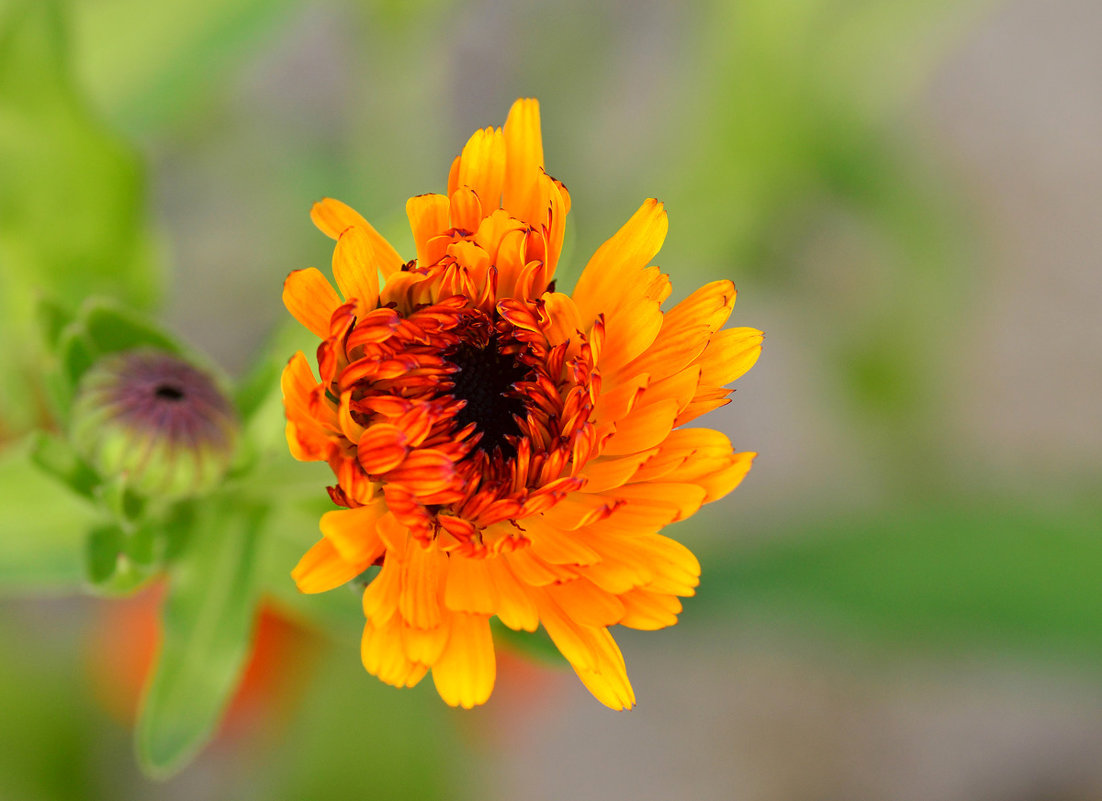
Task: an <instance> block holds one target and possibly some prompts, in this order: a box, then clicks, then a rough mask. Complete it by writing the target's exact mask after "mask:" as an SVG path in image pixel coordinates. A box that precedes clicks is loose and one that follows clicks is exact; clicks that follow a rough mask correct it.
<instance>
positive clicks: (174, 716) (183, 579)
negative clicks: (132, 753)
mask: <svg viewBox="0 0 1102 801" xmlns="http://www.w3.org/2000/svg"><path fill="white" fill-rule="evenodd" d="M261 521H262V512H261V511H260V510H258V509H256V508H251V507H247V506H243V505H241V504H233V503H230V502H229V501H224V502H223V503H218V502H215V501H211V502H210V503H209V504H207V505H206V507H205V508H204V509H203V514H201V515H200V517H199V518H198V519H197V520H196V526H195V528H194V531H193V534H192V537H191V539H190V545H189V548H188V549H187V550H186V551H185V552H184V553H183V554H182V556H181V558H180V560H179V561H178V562H177V563H176V566H175V569H174V571H173V573H172V575H171V578H170V589H169V595H168V598H167V601H166V603H165V607H164V636H163V640H162V644H161V650H160V654H159V656H158V658H157V667H156V671H155V674H154V676H153V679H152V681H151V683H150V684H149V686H148V687H147V691H146V694H145V697H144V699H143V702H142V708H141V712H140V715H139V720H138V730H137V749H138V757H139V759H140V761H141V764H142V766H143V768H144V769H145V770H146V771H147V772H148V773H150V774H151V775H153V776H157V777H166V776H169V775H171V774H173V773H175V772H176V771H178V770H180V768H182V767H183V766H184V765H185V764H187V762H188V761H189V760H190V759H192V758H193V757H194V756H195V755H196V754H197V753H198V751H199V749H200V748H202V746H203V745H204V743H206V742H207V740H209V739H210V737H211V736H212V735H213V734H214V732H215V731H216V728H217V726H218V722H219V719H220V717H221V714H222V711H223V709H224V707H225V705H226V703H227V702H228V700H229V698H230V697H231V694H232V692H233V690H234V689H235V687H236V685H237V681H238V677H239V674H240V672H241V669H242V667H243V665H244V664H245V660H246V657H247V656H248V653H249V647H250V637H251V632H252V625H253V616H254V611H255V606H256V603H257V582H256V575H257V571H256V566H257V560H258V558H259V553H258V546H259V536H258V532H259V530H260V524H261Z"/></svg>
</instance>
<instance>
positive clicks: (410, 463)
mask: <svg viewBox="0 0 1102 801" xmlns="http://www.w3.org/2000/svg"><path fill="white" fill-rule="evenodd" d="M454 478H455V465H454V464H453V463H452V460H451V457H449V456H448V455H447V454H446V453H444V452H442V451H438V450H433V449H431V448H422V449H420V450H416V451H412V452H411V453H410V454H409V456H408V457H406V459H405V461H403V462H402V464H401V465H400V466H399V467H397V468H396V469H394V470H391V471H390V472H389V473H388V474H387V480H388V481H392V482H395V483H397V484H401V485H402V486H403V487H405V488H406V489H407V490H409V491H410V492H411V493H413V494H414V495H432V494H433V493H436V492H440V491H442V490H444V489H447V488H448V487H449V486H450V485H451V482H452V480H453V479H454Z"/></svg>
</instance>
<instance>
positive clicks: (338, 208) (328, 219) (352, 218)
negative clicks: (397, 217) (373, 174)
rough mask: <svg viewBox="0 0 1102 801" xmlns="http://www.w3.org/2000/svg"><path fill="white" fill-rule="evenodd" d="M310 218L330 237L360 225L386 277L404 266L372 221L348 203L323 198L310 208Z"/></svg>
mask: <svg viewBox="0 0 1102 801" xmlns="http://www.w3.org/2000/svg"><path fill="white" fill-rule="evenodd" d="M310 219H311V220H313V221H314V225H316V226H317V227H318V229H319V230H320V231H321V232H322V233H324V234H325V235H326V236H328V237H329V238H330V239H336V238H337V237H339V236H340V235H341V234H342V233H344V230H345V229H346V228H348V227H349V226H352V225H356V226H360V227H361V228H363V229H364V232H365V233H366V234H367V236H368V238H369V239H370V240H371V249H372V251H373V252H374V253H375V258H376V259H377V264H378V265H379V270H380V272H382V274H383V277H384V278H386V277H387V276H389V275H390V274H391V273H394V272H397V271H398V270H400V269H401V268H402V264H403V261H402V257H401V256H399V255H398V251H396V250H395V249H394V247H393V246H392V245H391V244H390V243H389V242H387V241H386V238H385V237H384V236H383V235H382V234H380V233H379V232H378V231H376V230H375V228H374V227H373V226H372V225H371V223H369V222H368V221H367V220H366V219H364V217H363V215H362V214H360V213H359V212H358V211H356V210H355V209H353V208H352V207H351V206H349V205H347V204H346V203H342V202H341V201H339V200H335V199H333V198H331V197H327V198H322V199H321V200H319V201H318V202H317V203H315V204H314V206H313V208H311V209H310Z"/></svg>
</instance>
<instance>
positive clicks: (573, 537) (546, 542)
mask: <svg viewBox="0 0 1102 801" xmlns="http://www.w3.org/2000/svg"><path fill="white" fill-rule="evenodd" d="M523 526H524V529H525V532H524V534H525V536H526V537H528V539H530V540H531V541H532V545H531V548H532V553H533V554H534V555H535V556H537V557H539V558H540V559H541V560H543V561H544V562H549V563H551V564H553V565H590V564H593V563H594V562H597V561H599V560H600V558H601V557H600V556H599V555H598V554H597V552H596V551H594V550H593V549H592V548H587V547H586V546H585V544H584V543H583V542H582V537H581V536H580V535H578V534H577V533H576V532H572V531H563V530H561V529H559V528H556V527H555V526H553V525H550V524H549V523H547V522H546V521H545V520H542V519H540V518H538V517H530V518H527V519H526V520H524V522H523Z"/></svg>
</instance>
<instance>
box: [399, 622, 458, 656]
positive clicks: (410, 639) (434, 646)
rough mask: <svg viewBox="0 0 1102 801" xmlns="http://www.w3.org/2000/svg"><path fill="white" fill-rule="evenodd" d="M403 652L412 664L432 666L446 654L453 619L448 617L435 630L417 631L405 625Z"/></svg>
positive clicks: (403, 627)
mask: <svg viewBox="0 0 1102 801" xmlns="http://www.w3.org/2000/svg"><path fill="white" fill-rule="evenodd" d="M401 632H402V650H403V651H405V654H406V658H407V659H409V660H410V661H411V662H418V663H420V664H422V665H428V666H429V667H432V665H433V664H434V663H435V662H436V660H438V659H439V658H440V654H442V653H443V652H444V646H445V645H447V643H448V635H449V634H450V633H451V618H450V616H448V617H447V618H446V620H445V622H443V623H441V624H440V625H439V626H437V627H436V628H434V629H416V628H414V627H413V626H410V625H407V624H403V625H402V628H401Z"/></svg>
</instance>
